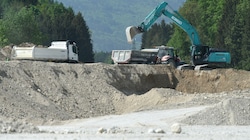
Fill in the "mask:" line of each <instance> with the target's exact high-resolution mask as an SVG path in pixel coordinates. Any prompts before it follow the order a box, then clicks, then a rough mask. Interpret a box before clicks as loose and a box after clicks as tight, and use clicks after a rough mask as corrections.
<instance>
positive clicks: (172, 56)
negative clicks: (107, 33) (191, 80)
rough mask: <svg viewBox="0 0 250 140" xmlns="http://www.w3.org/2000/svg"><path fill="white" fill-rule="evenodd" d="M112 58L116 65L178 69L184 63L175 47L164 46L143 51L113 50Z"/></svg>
mask: <svg viewBox="0 0 250 140" xmlns="http://www.w3.org/2000/svg"><path fill="white" fill-rule="evenodd" d="M111 58H112V60H113V62H114V63H115V64H170V65H171V66H173V67H177V66H179V65H180V64H181V63H182V62H181V60H180V58H179V57H178V56H177V54H176V52H175V50H174V48H173V47H168V46H163V45H162V46H155V47H154V48H149V49H141V50H113V51H112V55H111Z"/></svg>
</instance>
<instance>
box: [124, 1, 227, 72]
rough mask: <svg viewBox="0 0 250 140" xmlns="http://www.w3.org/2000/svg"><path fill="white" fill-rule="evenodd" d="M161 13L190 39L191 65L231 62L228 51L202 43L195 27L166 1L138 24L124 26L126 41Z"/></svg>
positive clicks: (206, 65) (212, 64) (149, 24)
mask: <svg viewBox="0 0 250 140" xmlns="http://www.w3.org/2000/svg"><path fill="white" fill-rule="evenodd" d="M162 15H164V16H166V17H168V18H170V19H171V20H172V21H173V22H174V23H175V24H176V25H178V26H179V27H180V28H181V29H183V30H184V31H185V32H186V33H187V34H188V36H189V38H190V40H191V43H192V45H191V47H190V50H191V66H192V67H195V69H197V68H196V67H198V69H200V68H201V67H209V68H218V67H224V66H226V65H227V64H230V63H231V55H230V53H229V52H227V51H225V50H221V49H216V48H210V47H209V46H205V45H202V43H201V41H200V38H199V35H198V33H197V31H196V29H195V28H194V27H193V26H192V25H191V24H190V23H189V22H188V21H187V20H185V19H184V18H183V17H182V16H181V15H180V14H179V13H178V12H177V11H174V10H173V9H172V8H171V7H170V6H169V5H168V3H167V2H162V3H161V4H160V5H158V6H157V7H156V8H155V9H154V10H153V11H152V12H150V14H149V15H148V16H147V17H146V18H145V19H144V21H143V22H142V23H141V24H140V25H139V26H129V27H127V28H126V37H127V41H128V43H133V41H134V37H135V36H136V35H137V34H140V33H143V32H145V31H147V30H148V29H149V28H150V27H151V25H153V24H154V23H155V22H156V20H157V19H158V18H159V17H161V16H162Z"/></svg>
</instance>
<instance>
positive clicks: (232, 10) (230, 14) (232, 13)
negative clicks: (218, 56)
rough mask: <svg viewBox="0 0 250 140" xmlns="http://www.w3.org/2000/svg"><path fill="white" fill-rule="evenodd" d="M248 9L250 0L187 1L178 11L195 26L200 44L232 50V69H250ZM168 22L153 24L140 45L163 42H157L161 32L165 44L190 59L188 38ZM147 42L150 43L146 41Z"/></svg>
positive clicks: (249, 22) (249, 19)
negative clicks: (166, 23) (168, 24)
mask: <svg viewBox="0 0 250 140" xmlns="http://www.w3.org/2000/svg"><path fill="white" fill-rule="evenodd" d="M249 11H250V1H249V0H217V1H200V0H187V1H186V3H185V4H184V5H183V7H181V8H180V10H179V13H180V14H181V15H182V16H183V17H185V18H186V19H187V20H188V21H189V22H190V23H191V24H192V25H193V26H194V27H195V28H196V30H197V31H198V33H199V36H200V39H201V41H202V43H203V45H208V46H210V47H213V48H224V49H226V50H228V51H229V52H230V53H231V57H232V64H231V66H232V67H233V68H237V69H244V70H250V14H249V13H248V12H249ZM170 25H173V26H166V25H165V23H163V24H161V25H158V26H156V25H153V26H152V28H151V29H149V30H148V32H146V33H144V35H143V38H142V45H143V46H142V47H145V46H150V45H152V44H159V43H164V42H160V41H162V40H164V39H162V38H164V37H162V35H164V36H165V37H166V39H169V41H167V42H166V40H165V42H166V45H167V46H173V47H175V48H177V49H178V50H179V55H180V56H181V58H183V59H184V60H186V61H189V58H190V50H189V49H190V47H189V46H190V45H191V42H190V39H189V37H188V36H187V34H186V33H185V32H184V31H183V30H182V29H181V28H179V27H178V26H176V25H175V24H170ZM162 26H165V27H162ZM159 27H160V28H162V29H163V28H166V29H163V30H164V31H165V32H168V33H169V34H170V36H171V37H170V38H169V34H163V33H162V31H159V29H160V28H159ZM169 27H172V28H173V29H171V28H170V29H169ZM167 28H168V30H167ZM172 30H173V31H172ZM172 32H173V33H172ZM145 40H146V41H145ZM155 40H156V41H155ZM159 40H160V41H159ZM149 41H151V43H148V42H149ZM152 42H153V43H152Z"/></svg>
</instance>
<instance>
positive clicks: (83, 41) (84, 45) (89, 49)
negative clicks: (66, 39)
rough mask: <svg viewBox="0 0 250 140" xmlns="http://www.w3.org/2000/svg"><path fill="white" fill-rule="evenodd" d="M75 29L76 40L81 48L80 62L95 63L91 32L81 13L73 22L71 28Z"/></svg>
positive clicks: (74, 36)
mask: <svg viewBox="0 0 250 140" xmlns="http://www.w3.org/2000/svg"><path fill="white" fill-rule="evenodd" d="M73 27H74V31H73V32H72V33H74V35H72V39H74V40H75V41H76V42H77V43H78V47H79V54H80V55H79V60H80V61H81V62H94V53H93V45H92V40H91V36H90V32H89V28H88V26H87V25H86V22H85V20H84V19H83V17H82V14H81V13H78V14H77V15H76V16H75V18H74V19H73V20H72V24H71V28H73Z"/></svg>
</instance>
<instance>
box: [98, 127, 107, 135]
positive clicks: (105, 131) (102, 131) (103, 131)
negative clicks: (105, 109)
mask: <svg viewBox="0 0 250 140" xmlns="http://www.w3.org/2000/svg"><path fill="white" fill-rule="evenodd" d="M98 133H101V134H102V133H107V129H105V128H102V127H101V128H99V129H98Z"/></svg>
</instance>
